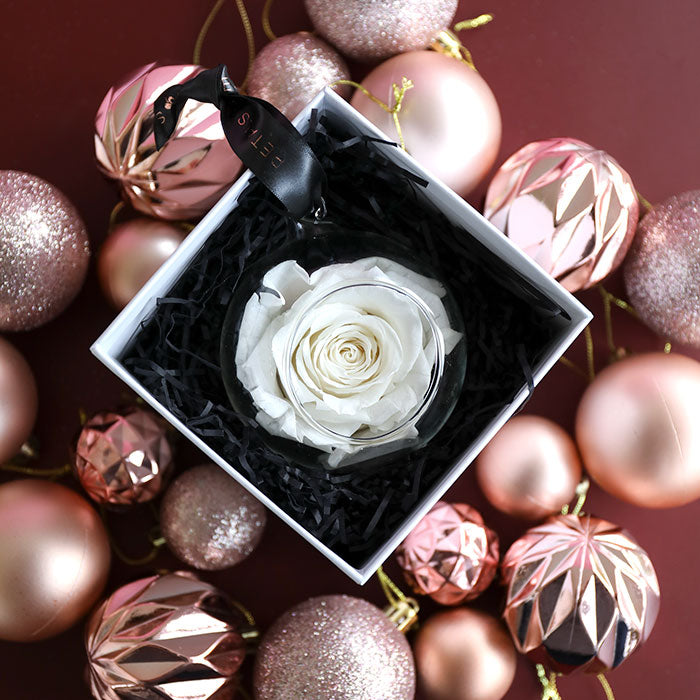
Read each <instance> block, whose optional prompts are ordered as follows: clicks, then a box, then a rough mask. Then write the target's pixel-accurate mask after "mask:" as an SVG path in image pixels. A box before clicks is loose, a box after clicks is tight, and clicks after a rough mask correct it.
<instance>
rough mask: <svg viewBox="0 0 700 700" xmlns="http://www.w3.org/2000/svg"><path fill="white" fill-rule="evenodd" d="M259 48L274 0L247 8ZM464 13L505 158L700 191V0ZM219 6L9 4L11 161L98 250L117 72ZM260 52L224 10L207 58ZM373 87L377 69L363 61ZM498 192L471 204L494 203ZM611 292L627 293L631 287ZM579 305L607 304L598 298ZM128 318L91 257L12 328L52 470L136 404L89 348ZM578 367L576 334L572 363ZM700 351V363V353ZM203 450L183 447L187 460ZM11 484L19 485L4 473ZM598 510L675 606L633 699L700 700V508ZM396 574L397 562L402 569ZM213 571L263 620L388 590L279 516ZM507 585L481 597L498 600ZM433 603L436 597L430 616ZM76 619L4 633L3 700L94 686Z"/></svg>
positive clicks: (637, 332)
mask: <svg viewBox="0 0 700 700" xmlns="http://www.w3.org/2000/svg"><path fill="white" fill-rule="evenodd" d="M247 4H248V6H249V11H250V14H251V17H252V20H253V25H254V27H255V33H256V37H257V39H258V45H259V46H262V45H263V42H264V36H263V33H262V31H261V25H260V19H259V18H260V11H261V7H262V5H263V2H262V0H248V3H247ZM461 8H462V9H461V10H460V11H459V12H458V14H457V18H458V19H461V18H466V17H469V16H473V15H474V14H477V13H478V12H479V11H482V10H492V11H493V12H494V13H495V14H496V21H495V22H494V23H493V24H491V25H490V26H489V27H487V28H484V29H481V30H479V31H478V32H474V33H473V34H471V35H468V34H466V35H463V38H464V41H465V42H467V43H468V45H469V46H470V48H471V49H472V51H473V53H474V56H475V59H476V61H477V64H478V66H479V69H480V71H481V72H482V74H483V76H484V77H485V78H486V80H487V81H488V82H489V83H490V85H491V87H492V88H493V91H494V93H495V95H496V97H497V99H498V101H499V103H500V105H501V110H502V113H503V123H504V134H503V146H502V149H501V156H500V158H499V162H500V161H501V160H503V159H504V158H505V157H506V156H507V155H509V154H510V153H511V152H513V151H514V150H515V149H516V148H518V147H520V146H521V145H523V144H524V143H526V142H528V141H531V140H534V139H538V138H544V137H550V136H572V137H577V138H580V139H583V140H585V141H588V142H590V143H593V144H595V145H598V146H600V147H601V148H604V149H606V150H608V151H609V152H610V153H611V154H613V155H614V156H615V157H616V158H617V159H618V160H619V161H620V162H621V163H622V164H623V166H624V167H625V168H627V169H628V170H629V172H630V173H631V174H632V177H633V178H634V181H635V184H636V185H637V187H638V188H639V190H640V191H641V192H643V193H644V195H645V196H646V197H647V198H648V199H651V200H652V201H658V200H660V199H663V198H665V197H667V196H669V195H671V194H674V193H676V192H680V191H683V190H687V189H692V188H694V187H697V186H698V171H697V158H698V146H697V133H696V132H697V113H698V111H699V110H700V96H699V95H700V93H698V90H697V66H698V64H700V44H699V43H698V41H697V27H698V26H700V6H699V5H698V4H697V3H695V2H693V1H692V0H684V1H683V2H675V3H673V4H672V5H666V6H664V5H660V4H658V3H653V2H650V1H649V0H643V1H640V0H637V1H635V0H617V2H609V1H608V0H589V1H588V2H578V3H571V2H568V3H562V2H556V1H555V0H549V1H537V0H536V1H535V2H530V3H523V2H521V1H519V0H500V1H497V2H494V3H492V5H490V6H489V5H488V4H487V5H484V6H479V7H477V6H475V5H473V4H472V3H467V2H462V3H461ZM207 11H208V3H206V4H205V3H202V2H188V3H183V2H180V3H172V2H165V1H164V0H156V1H154V2H150V3H144V2H142V1H138V2H137V0H123V1H122V2H120V3H118V4H107V3H102V2H94V1H92V2H88V1H87V0H69V1H68V2H61V3H40V4H37V3H28V2H19V0H6V2H5V3H4V6H3V12H2V21H1V23H0V24H1V26H0V39H1V45H2V47H3V67H2V69H1V70H2V79H1V80H0V85H1V86H2V96H3V102H2V106H1V107H0V129H1V130H0V168H14V169H19V170H26V171H29V172H31V173H35V174H37V175H40V176H42V177H44V178H46V179H48V180H50V181H51V182H53V183H55V184H56V185H58V186H59V187H60V188H61V189H62V190H63V191H64V192H65V193H66V194H67V195H68V196H69V197H70V198H71V199H72V200H73V202H74V203H75V204H76V206H77V207H78V209H79V210H80V211H81V212H82V214H83V216H84V218H85V221H86V223H87V225H88V229H89V231H90V235H91V241H92V245H93V249H97V248H98V247H99V245H100V243H101V242H102V240H103V239H104V237H105V233H106V224H107V219H108V216H109V212H110V210H111V209H112V207H113V206H114V204H115V202H116V201H117V200H116V196H115V194H114V191H113V190H112V189H111V187H110V186H109V185H108V184H107V183H106V182H104V181H103V180H102V179H101V178H100V176H99V175H98V174H97V171H96V169H95V167H94V163H93V156H92V126H93V117H94V113H95V110H96V109H97V106H98V104H99V102H100V100H101V99H102V96H103V95H104V93H105V92H106V90H107V89H108V87H109V86H110V84H111V83H113V82H114V81H115V80H117V79H118V78H119V77H120V76H121V75H123V74H124V73H126V72H127V71H129V70H131V69H132V68H134V67H136V66H138V65H141V64H143V63H146V62H149V61H152V60H158V61H161V62H166V63H167V62H187V61H188V60H190V57H191V49H192V46H193V44H194V39H195V36H196V34H197V31H198V29H199V27H200V25H201V23H202V21H203V19H204V17H205V16H206V14H207ZM272 19H273V26H274V28H275V30H276V32H277V33H278V34H283V33H285V32H291V31H296V30H300V29H304V28H309V22H308V20H307V19H306V16H305V13H304V10H303V7H302V1H301V0H286V1H285V2H281V1H280V2H278V3H276V5H275V7H274V8H273V17H272ZM245 57H246V48H245V41H244V36H243V31H242V29H241V25H240V22H239V20H238V18H237V15H236V12H235V8H234V4H233V3H229V4H227V5H226V6H225V8H224V10H223V11H222V12H221V15H220V17H219V18H218V19H217V21H216V23H215V25H214V27H213V28H212V31H211V33H210V36H209V39H208V41H207V43H206V45H205V50H204V61H205V62H207V63H208V64H211V65H213V64H215V63H218V62H226V63H228V65H229V67H230V68H231V74H232V77H233V78H234V79H237V80H240V79H241V77H242V76H243V73H244V67H245V61H246V59H245ZM354 69H355V70H354V73H353V75H354V77H355V78H357V79H359V78H361V77H362V75H363V73H364V72H365V71H366V70H367V69H366V67H362V66H354ZM483 192H484V186H482V187H481V188H479V190H478V191H477V192H475V193H474V195H473V196H472V197H471V198H470V200H471V201H472V202H473V203H475V204H477V205H478V204H479V203H480V202H481V199H482V197H483ZM610 288H611V289H612V290H613V291H618V292H620V293H622V290H621V287H620V285H619V280H618V283H617V284H616V283H614V282H613V283H611V285H610ZM581 298H582V300H583V301H584V302H585V303H587V304H589V305H590V306H591V308H592V309H593V310H594V311H596V312H598V311H599V310H600V305H599V303H598V301H599V300H598V295H597V293H595V292H590V293H587V294H583V295H581ZM112 316H113V314H112V312H111V311H110V309H109V308H108V307H107V304H106V303H105V302H104V300H103V299H102V297H101V295H100V292H99V289H98V285H97V279H96V275H95V266H94V262H93V264H92V265H91V269H90V274H89V277H88V281H87V283H86V285H85V288H84V289H83V291H82V293H81V295H80V297H79V298H78V300H77V301H76V302H75V303H74V304H73V305H72V307H71V308H70V309H69V310H68V311H67V312H66V313H65V314H63V316H61V317H60V318H59V319H57V320H56V321H54V322H52V323H50V324H48V325H47V326H45V327H43V328H41V329H38V330H35V331H32V332H30V333H26V334H16V335H13V336H11V338H10V339H11V340H12V342H14V343H16V345H17V346H18V347H19V348H20V349H21V350H22V351H23V352H24V353H25V354H26V356H27V358H28V360H29V361H30V363H31V365H32V367H33V369H34V371H35V373H36V377H37V381H38V385H39V395H40V410H39V420H38V425H37V434H38V437H39V438H40V440H41V444H42V450H41V459H40V464H41V465H42V466H46V467H52V466H57V465H59V464H61V463H63V462H64V461H65V460H66V458H67V445H68V443H69V440H70V438H71V436H72V435H73V433H74V432H75V431H76V429H77V427H78V425H79V422H78V411H79V409H84V410H86V411H87V412H92V411H95V410H97V409H100V408H103V407H107V408H109V407H112V406H114V405H116V404H118V403H119V402H120V401H122V400H123V399H124V397H125V396H128V395H127V394H126V393H125V389H124V387H123V386H122V385H121V384H120V382H119V381H118V380H117V379H116V378H114V377H113V376H112V375H111V374H110V373H109V372H108V371H107V370H106V369H105V368H104V367H102V365H100V364H99V363H98V362H97V361H96V360H95V359H93V358H92V357H91V356H90V354H89V352H88V346H89V344H90V343H91V341H92V340H94V339H95V338H96V337H97V335H98V334H99V333H100V331H101V330H102V329H103V328H104V327H105V326H106V325H107V323H108V322H109V321H110V319H111V318H112ZM593 327H594V332H595V336H596V347H597V349H598V363H599V366H601V367H602V366H603V365H604V363H605V360H606V355H607V352H606V346H605V342H604V337H603V334H602V320H601V319H600V318H598V319H596V320H595V321H594V323H593ZM615 327H616V334H617V339H618V342H619V343H621V344H624V345H626V346H628V347H630V348H632V349H634V350H636V351H639V350H645V349H652V348H654V349H658V348H660V347H661V343H660V341H659V340H658V339H655V338H654V337H653V336H652V334H651V333H650V332H648V331H647V330H645V329H644V328H643V327H642V326H641V325H640V324H639V323H637V322H636V321H634V320H633V319H631V318H629V317H628V316H626V315H625V314H624V313H623V312H619V313H618V314H617V315H616V316H615ZM577 355H578V360H579V361H581V360H582V347H581V343H580V342H579V343H578V344H577V346H576V351H575V352H573V353H572V357H573V358H576V356H577ZM695 356H696V357H698V356H700V355H699V354H698V353H696V354H695ZM583 388H584V383H583V381H582V380H581V379H580V378H579V377H578V376H576V375H575V374H573V373H571V372H570V371H569V370H567V369H566V368H564V367H562V366H558V367H557V368H555V370H554V371H553V372H552V373H551V375H550V376H549V377H548V378H547V379H546V380H545V381H544V383H543V384H542V385H541V386H540V387H539V388H538V390H537V392H536V394H535V397H534V398H533V400H532V402H531V403H530V404H529V406H528V411H530V412H535V413H541V414H544V415H547V416H549V417H551V418H554V419H556V420H557V421H559V422H560V423H561V424H562V425H563V426H565V427H566V428H568V429H571V428H572V425H573V418H574V413H575V408H576V402H577V400H578V398H579V396H580V394H581V392H582V390H583ZM200 461H202V458H201V455H199V454H198V453H197V452H196V450H194V448H192V447H189V446H188V445H186V444H184V443H181V445H180V451H179V455H178V463H179V467H180V468H187V467H189V466H192V465H194V464H196V463H198V462H200ZM3 478H5V477H3ZM448 498H450V499H452V500H464V501H466V502H469V503H471V504H473V505H475V506H477V507H478V508H480V509H481V510H482V513H483V514H484V516H485V517H486V519H487V521H488V522H489V523H490V524H491V525H492V526H493V527H494V528H495V529H496V530H497V531H498V532H499V533H501V536H502V541H503V543H504V544H507V543H509V542H510V541H511V540H512V539H513V538H514V537H516V536H517V535H518V533H519V532H520V531H521V530H522V528H523V526H522V524H520V523H518V522H515V521H513V520H510V519H508V518H506V517H504V516H499V515H498V514H496V513H495V512H494V511H493V510H492V509H491V508H490V507H488V505H487V504H486V503H485V502H484V499H483V497H482V496H481V495H480V493H479V492H478V489H477V487H476V485H475V482H474V476H473V472H470V471H468V472H467V473H466V474H465V475H464V476H463V477H462V478H461V479H460V480H459V481H458V483H457V484H456V485H455V486H454V487H453V488H452V490H451V491H450V492H449V494H448ZM588 508H589V509H590V510H592V511H593V512H595V513H597V514H599V515H601V516H602V517H605V518H606V519H609V520H613V521H615V522H618V523H620V524H623V525H625V526H627V527H628V528H629V529H630V530H631V531H632V532H633V533H634V534H635V535H636V537H637V538H638V540H639V541H640V543H641V544H642V545H643V546H644V547H646V548H647V550H648V551H649V554H650V555H651V558H652V560H653V561H654V563H655V565H656V568H657V571H658V574H659V578H660V581H661V589H662V597H663V600H662V611H661V615H660V618H659V621H658V623H657V626H656V629H655V631H654V634H653V635H652V638H651V640H650V641H649V642H648V643H647V645H646V646H645V647H644V648H642V649H641V650H640V651H639V652H638V653H637V654H636V655H635V656H634V657H632V660H631V661H629V662H628V663H627V664H626V665H624V666H623V667H622V668H620V669H619V670H617V671H615V672H614V673H612V674H610V680H611V682H612V684H613V687H614V689H615V691H616V696H617V698H618V700H624V699H625V698H635V699H636V700H646V699H651V698H658V697H673V698H682V699H685V698H693V697H697V693H698V691H697V688H698V684H699V683H700V668H699V667H698V665H697V663H696V635H695V625H699V626H700V604H699V603H698V596H697V585H698V581H700V558H699V557H698V556H697V546H696V542H695V540H696V538H695V533H696V529H697V523H698V519H699V518H700V502H698V503H695V504H692V505H690V506H686V507H684V508H679V509H675V510H667V511H647V510H642V509H639V508H635V507H633V506H629V505H626V504H623V503H621V502H619V501H616V500H615V499H613V498H611V497H609V496H607V495H606V494H604V493H602V492H601V491H600V490H599V489H596V488H594V489H593V490H592V493H591V496H590V499H589V504H588ZM112 522H113V524H114V528H115V530H116V533H117V536H118V537H119V538H120V541H121V542H122V543H123V546H124V548H125V549H127V550H128V551H129V552H130V553H133V554H137V553H139V552H143V551H144V550H145V549H146V548H147V544H146V540H145V532H146V530H147V529H148V527H150V525H151V524H152V520H151V515H150V513H149V511H148V510H147V509H145V510H143V511H136V512H132V513H131V514H130V515H126V516H114V517H113V518H112ZM176 566H177V563H176V561H175V560H174V558H172V557H171V556H170V555H168V554H166V553H162V554H161V555H160V557H159V558H158V559H157V560H156V562H155V564H153V565H151V566H149V567H141V568H134V567H129V566H126V565H124V564H122V563H121V562H120V561H119V560H117V559H116V558H115V560H114V566H113V570H112V574H111V577H110V581H109V584H108V585H109V587H110V588H114V587H115V586H118V585H121V584H122V583H125V582H126V581H129V580H130V579H133V578H135V577H137V576H139V575H140V574H145V573H148V572H150V571H152V570H153V568H168V567H170V568H173V567H176ZM388 570H389V571H390V572H392V573H396V568H395V565H394V564H393V562H392V563H391V564H390V565H389V567H388ZM206 578H207V579H208V580H210V581H212V582H214V583H216V584H218V585H220V586H222V587H223V588H224V589H225V590H227V591H228V592H229V593H231V594H232V595H234V596H235V597H237V598H238V599H240V600H241V601H244V602H245V604H246V605H248V606H249V607H250V608H251V610H253V611H254V613H255V615H256V616H257V618H258V619H259V621H260V624H261V626H262V627H263V628H265V627H266V626H267V625H269V623H270V622H271V621H272V620H273V619H274V618H275V617H276V616H277V615H278V614H280V613H281V612H282V611H283V610H285V609H286V608H287V607H289V606H290V605H292V604H294V603H296V602H299V601H301V600H303V599H304V598H306V597H309V596H311V595H316V594H321V593H340V592H344V593H350V594H353V595H360V596H364V597H366V598H368V599H369V600H372V601H373V602H375V603H377V604H381V603H382V594H381V591H380V590H379V587H378V585H377V584H376V583H374V582H371V583H369V584H368V585H367V586H366V587H365V588H364V589H361V588H359V587H358V586H356V585H354V584H353V583H351V582H350V580H349V579H347V578H346V577H345V576H344V575H343V574H341V573H340V572H339V571H338V570H336V569H335V568H334V567H333V566H332V565H331V564H330V563H328V562H327V561H326V560H325V559H324V558H323V557H322V556H321V555H320V554H318V553H317V552H316V551H315V550H313V549H312V548H311V547H310V546H308V545H307V544H305V543H304V542H303V541H302V540H301V539H300V538H299V537H298V536H297V535H295V534H294V533H293V532H292V531H291V530H289V529H288V528H287V527H286V526H285V525H284V524H282V523H281V522H280V521H278V520H277V519H275V518H272V519H271V522H270V523H269V527H268V530H267V533H266V535H265V537H264V539H263V542H262V545H261V546H260V548H259V550H258V551H257V552H256V553H255V554H254V555H253V556H252V557H251V558H250V559H249V560H248V561H247V562H244V563H243V564H242V565H240V566H238V567H236V568H234V569H231V570H229V571H225V572H222V573H218V574H213V575H207V576H206ZM499 602H500V591H499V590H498V588H494V589H492V590H491V592H490V593H488V594H487V595H486V596H485V597H484V598H482V599H480V600H479V601H477V602H476V605H477V606H478V607H483V608H485V609H488V610H490V611H492V612H496V611H497V610H498V606H499ZM430 607H431V606H429V605H427V604H426V605H425V607H424V609H425V612H426V613H427V612H428V611H429V608H430ZM81 635H82V631H81V628H80V626H78V627H76V628H75V629H73V630H71V631H69V632H67V633H65V634H64V635H62V636H60V637H58V638H56V639H54V640H50V641H47V642H42V643H38V644H34V645H21V644H9V643H0V697H2V698H3V699H4V698H7V699H8V700H38V699H39V698H56V699H57V700H63V699H64V698H65V699H66V700H67V699H68V698H70V699H71V700H79V699H82V698H88V697H89V693H88V692H87V690H86V689H85V686H84V684H83V674H82V670H83V665H84V657H83V648H82V641H81ZM561 689H562V692H563V694H564V696H565V698H566V699H567V700H584V698H585V699H588V698H593V697H602V691H601V690H600V688H599V687H598V684H597V682H596V681H595V679H592V678H587V677H575V678H572V679H567V680H564V681H562V683H561ZM536 697H538V683H537V680H536V678H535V676H534V673H533V671H532V667H531V666H530V665H529V664H528V662H527V661H525V660H521V661H520V662H519V666H518V674H517V677H516V681H515V683H514V684H513V687H512V689H511V690H510V692H509V694H508V695H507V698H508V700H525V699H526V698H529V699H531V698H536Z"/></svg>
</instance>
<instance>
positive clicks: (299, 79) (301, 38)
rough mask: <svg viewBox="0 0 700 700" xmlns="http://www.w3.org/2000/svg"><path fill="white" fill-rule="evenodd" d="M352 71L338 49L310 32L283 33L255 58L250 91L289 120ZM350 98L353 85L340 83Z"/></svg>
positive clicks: (337, 89)
mask: <svg viewBox="0 0 700 700" xmlns="http://www.w3.org/2000/svg"><path fill="white" fill-rule="evenodd" d="M349 78H350V72H349V71H348V67H347V65H345V61H344V60H343V59H342V58H341V56H340V55H339V54H338V52H337V51H335V50H334V49H333V48H331V47H330V46H328V44H326V42H325V41H323V40H322V39H318V38H317V37H315V36H313V34H309V33H308V32H298V33H297V34H288V35H287V36H281V37H280V38H279V39H275V40H274V41H273V42H271V43H269V44H268V45H267V46H266V47H265V48H264V49H263V50H262V51H260V53H259V54H258V55H257V56H256V57H255V60H254V61H253V65H252V66H251V69H250V75H249V76H248V94H249V95H252V96H253V97H260V98H261V99H263V100H267V101H268V102H270V103H272V104H273V105H274V106H275V107H277V109H279V110H280V112H282V114H284V115H285V116H286V117H287V118H288V119H294V117H296V115H297V114H299V112H301V110H302V109H303V108H304V107H305V106H306V105H307V104H308V103H309V102H311V100H312V99H313V98H314V97H316V94H317V93H319V92H320V91H321V90H323V88H325V87H327V86H328V85H330V84H331V83H334V82H335V81H336V80H348V79H349ZM334 89H335V91H336V92H337V93H338V94H339V95H341V96H342V97H348V96H349V95H350V92H351V90H352V88H350V86H348V85H337V86H335V88H334Z"/></svg>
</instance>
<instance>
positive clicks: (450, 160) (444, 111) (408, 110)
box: [350, 51, 501, 196]
mask: <svg viewBox="0 0 700 700" xmlns="http://www.w3.org/2000/svg"><path fill="white" fill-rule="evenodd" d="M404 77H406V78H409V79H410V80H412V81H413V85H414V87H413V88H412V89H410V90H408V91H406V93H405V95H404V98H403V103H402V107H401V112H400V114H399V122H400V124H401V131H402V134H403V138H404V142H405V144H406V150H407V151H408V152H409V153H410V154H411V155H412V156H413V157H414V158H415V159H416V160H417V161H418V162H419V163H420V164H421V165H422V166H423V167H424V168H425V169H426V170H428V171H429V172H430V173H431V174H432V175H435V176H436V177H438V178H439V179H440V180H442V181H443V182H444V183H445V184H446V185H447V186H448V187H451V188H452V189H453V190H454V191H455V192H457V194H459V195H462V196H464V195H466V194H468V193H469V192H470V191H471V190H472V189H473V188H474V187H475V186H476V184H477V183H478V182H479V181H480V180H481V179H482V178H483V177H484V175H486V173H487V172H488V170H489V168H491V166H492V165H493V163H494V161H495V160H496V155H497V154H498V147H499V145H500V143H501V114H500V112H499V110H498V104H497V103H496V98H495V97H494V96H493V93H492V92H491V88H489V86H488V85H487V83H486V81H485V80H484V79H483V78H482V77H481V76H480V75H479V73H477V72H476V71H475V70H474V69H472V68H470V67H469V66H468V65H467V64H466V63H464V62H463V61H460V60H458V59H456V58H452V57H451V56H448V55H446V54H443V53H438V52H436V51H413V52H411V53H405V54H401V55H400V56H394V58H390V59H389V60H388V61H386V62H384V63H382V64H381V65H380V66H378V67H377V68H375V69H374V70H373V71H372V72H371V73H370V74H369V75H368V76H367V77H366V78H365V79H364V80H363V81H362V85H363V86H364V87H365V88H366V89H367V90H369V92H370V93H372V94H373V95H375V96H376V97H378V98H379V99H380V100H387V99H389V101H390V102H391V100H392V99H393V98H390V97H389V96H390V95H392V85H393V84H396V85H401V81H402V79H403V78H404ZM350 103H351V104H352V106H353V107H355V109H357V110H358V111H359V112H360V113H361V114H363V115H364V116H365V117H367V119H369V120H370V121H371V122H372V123H373V124H374V125H375V126H377V127H379V128H380V129H381V130H382V131H384V132H385V133H386V134H387V135H388V136H389V138H391V139H393V140H398V134H397V132H396V127H395V126H394V120H393V118H392V116H391V114H389V113H388V112H387V111H386V110H384V109H382V108H381V107H380V106H379V105H377V104H376V103H375V102H373V101H372V100H370V99H369V98H368V97H367V96H366V95H364V94H363V93H362V92H361V91H360V90H356V91H355V94H354V95H353V97H352V100H351V101H350Z"/></svg>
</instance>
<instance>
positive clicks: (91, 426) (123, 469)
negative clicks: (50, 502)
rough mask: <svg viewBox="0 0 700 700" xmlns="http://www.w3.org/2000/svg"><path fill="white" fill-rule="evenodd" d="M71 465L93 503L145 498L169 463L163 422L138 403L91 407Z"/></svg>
mask: <svg viewBox="0 0 700 700" xmlns="http://www.w3.org/2000/svg"><path fill="white" fill-rule="evenodd" d="M74 466H75V472H76V475H77V476H78V478H79V479H80V483H81V484H82V485H83V488H84V489H85V490H86V491H87V493H88V495H89V496H90V498H92V499H93V500H94V501H97V503H110V504H113V505H131V504H133V503H145V502H146V501H150V500H152V499H153V498H155V497H156V496H157V495H158V494H159V493H160V492H161V491H162V490H163V487H164V486H165V483H166V481H167V478H168V476H169V474H170V471H171V469H172V466H173V454H172V449H171V447H170V443H169V442H168V438H167V435H166V430H165V424H164V422H163V421H162V420H161V419H160V418H159V417H158V416H156V414H155V413H152V412H151V411H148V410H144V409H142V408H130V409H127V410H126V411H124V412H122V413H113V412H102V413H96V414H95V415H94V416H93V417H92V418H90V420H88V421H87V423H85V425H84V426H83V429H82V430H81V431H80V435H79V436H78V441H77V444H76V448H75V465H74Z"/></svg>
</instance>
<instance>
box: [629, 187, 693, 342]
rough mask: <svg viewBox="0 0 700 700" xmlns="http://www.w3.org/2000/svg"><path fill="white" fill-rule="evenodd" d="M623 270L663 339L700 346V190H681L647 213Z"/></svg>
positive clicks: (637, 306) (641, 311)
mask: <svg viewBox="0 0 700 700" xmlns="http://www.w3.org/2000/svg"><path fill="white" fill-rule="evenodd" d="M624 270H625V286H626V287H627V293H628V294H629V298H630V301H631V302H632V305H633V306H634V308H635V309H636V310H637V312H638V313H639V315H640V316H641V317H642V320H643V321H644V323H646V324H647V325H648V326H649V327H650V328H652V329H653V330H654V331H656V332H657V333H658V334H659V335H660V336H661V337H662V338H664V339H667V340H672V341H674V342H676V343H687V344H688V345H692V346H693V347H696V348H698V347H700V190H695V191H693V192H684V193H683V194H677V195H675V196H673V197H671V198H670V199H667V200H666V201H665V202H663V203H661V204H657V205H655V206H654V208H653V209H652V210H651V211H650V212H649V213H648V214H646V215H645V216H644V217H643V218H642V220H641V222H640V224H639V228H638V229H637V234H636V236H635V237H634V242H633V244H632V247H631V248H630V252H629V254H628V255H627V258H626V260H625V268H624Z"/></svg>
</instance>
